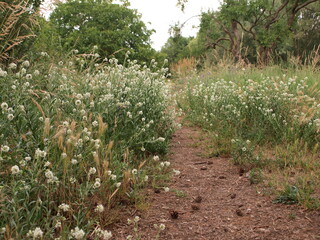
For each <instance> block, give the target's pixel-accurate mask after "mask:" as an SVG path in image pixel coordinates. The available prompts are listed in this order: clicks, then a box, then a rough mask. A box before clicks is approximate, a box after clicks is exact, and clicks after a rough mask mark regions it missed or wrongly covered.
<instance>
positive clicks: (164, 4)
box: [43, 0, 220, 50]
mask: <svg viewBox="0 0 320 240" xmlns="http://www.w3.org/2000/svg"><path fill="white" fill-rule="evenodd" d="M45 1H46V2H49V1H50V2H51V1H52V0H45ZM130 3H131V8H134V9H137V10H138V12H139V13H141V14H142V20H143V21H144V22H145V23H146V24H147V26H148V28H149V29H154V30H156V32H155V33H154V34H153V35H152V36H151V41H152V43H153V44H152V46H153V47H154V48H155V49H156V50H160V49H161V47H162V46H163V45H164V44H165V42H166V41H167V39H168V38H169V33H168V31H169V28H170V26H172V25H174V24H175V23H177V22H178V21H179V22H180V23H183V22H185V21H186V20H188V19H189V18H191V17H193V16H197V15H199V14H200V13H201V11H207V10H209V9H213V10H216V9H217V8H218V7H219V5H220V0H189V2H188V3H187V4H186V7H185V11H184V13H183V12H181V10H180V8H178V7H177V6H176V4H177V0H130ZM45 8H46V9H48V7H45ZM43 12H45V13H46V14H45V15H48V12H50V11H49V10H45V11H43ZM148 22H149V23H150V24H148ZM198 26H199V17H194V18H192V19H190V20H189V21H188V22H187V23H186V24H185V25H184V28H183V29H182V35H183V36H185V37H188V36H195V35H196V33H197V31H198V29H197V27H198Z"/></svg>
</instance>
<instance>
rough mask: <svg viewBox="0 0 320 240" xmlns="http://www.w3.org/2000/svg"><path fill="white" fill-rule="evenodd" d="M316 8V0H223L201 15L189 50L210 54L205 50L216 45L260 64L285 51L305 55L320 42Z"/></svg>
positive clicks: (241, 59) (278, 57)
mask: <svg viewBox="0 0 320 240" xmlns="http://www.w3.org/2000/svg"><path fill="white" fill-rule="evenodd" d="M307 6H308V7H307ZM309 6H310V7H309ZM318 8H319V2H318V1H316V0H314V1H298V0H297V1H267V0H257V1H248V0H240V1H233V0H225V1H223V2H222V4H221V6H220V9H219V10H218V11H216V12H211V11H209V12H207V13H203V14H202V16H201V23H200V30H199V32H198V35H197V38H196V39H197V43H198V44H195V43H193V50H192V51H191V52H192V53H194V54H195V55H193V56H199V55H202V56H207V57H210V54H208V52H209V53H210V51H208V49H216V48H217V49H219V51H220V52H219V53H218V54H219V55H221V52H228V53H230V54H231V55H232V57H233V58H234V59H235V60H236V61H238V62H243V61H245V62H251V63H256V62H257V63H261V64H269V63H272V62H274V61H279V60H281V59H282V60H286V58H287V57H288V56H287V54H288V52H295V53H298V52H300V53H304V54H305V55H307V53H306V51H310V50H312V49H314V48H316V47H317V46H318V45H319V44H320V42H319V38H317V31H316V30H317V26H318V25H319V24H317V22H318V21H319V19H318V18H319V17H318V14H317V12H318V11H317V9H318ZM298 15H299V16H301V17H299V18H298V17H297V16H298ZM312 33H314V34H313V35H312ZM303 42H304V43H306V45H303V44H302V43H303ZM297 48H298V49H297ZM200 53H201V54H200ZM275 53H276V54H277V56H274V55H275ZM304 57H306V56H304ZM209 60H210V59H209Z"/></svg>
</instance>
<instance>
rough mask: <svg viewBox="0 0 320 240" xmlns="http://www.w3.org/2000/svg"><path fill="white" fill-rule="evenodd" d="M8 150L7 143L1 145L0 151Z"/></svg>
mask: <svg viewBox="0 0 320 240" xmlns="http://www.w3.org/2000/svg"><path fill="white" fill-rule="evenodd" d="M9 150H10V147H9V146H7V145H2V146H1V151H2V152H9Z"/></svg>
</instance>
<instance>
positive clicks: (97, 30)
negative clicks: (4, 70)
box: [0, 0, 320, 65]
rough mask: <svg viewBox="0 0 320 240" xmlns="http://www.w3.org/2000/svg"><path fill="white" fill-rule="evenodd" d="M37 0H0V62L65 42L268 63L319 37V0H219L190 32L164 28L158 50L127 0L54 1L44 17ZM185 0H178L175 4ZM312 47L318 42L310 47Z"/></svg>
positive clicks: (111, 50)
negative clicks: (167, 31) (191, 34)
mask: <svg viewBox="0 0 320 240" xmlns="http://www.w3.org/2000/svg"><path fill="white" fill-rule="evenodd" d="M42 2H43V0H2V1H0V65H7V64H8V63H9V62H12V61H19V59H23V58H25V57H26V56H28V57H30V56H31V57H32V56H33V55H34V53H36V52H40V51H46V52H48V53H49V55H53V56H58V57H62V56H64V55H66V52H69V51H71V50H73V49H77V50H78V51H79V53H89V52H90V51H92V49H93V47H94V46H97V47H98V48H97V50H96V53H98V54H99V56H100V57H101V59H103V58H105V57H107V58H110V57H116V58H118V59H119V61H120V62H122V61H123V60H124V59H125V55H126V52H127V51H128V50H129V51H130V52H131V53H132V54H131V57H132V58H134V59H137V60H138V61H139V62H140V63H143V62H148V61H150V60H151V59H153V58H155V59H156V60H158V61H162V60H163V59H165V58H168V59H169V62H170V63H177V62H178V61H179V60H180V59H184V58H195V59H201V60H202V61H204V60H206V61H209V62H210V61H211V62H212V63H213V62H214V57H213V55H219V56H224V55H225V54H228V55H229V56H231V58H232V59H233V61H234V62H235V63H238V62H241V63H251V64H259V65H268V64H271V63H278V62H286V61H288V58H289V57H290V56H295V57H297V58H299V60H301V61H306V60H307V59H308V55H309V54H310V53H312V51H313V50H316V49H317V48H318V47H319V45H320V0H223V1H222V3H221V6H220V8H219V9H218V10H217V11H207V12H203V13H202V14H201V17H200V26H199V31H198V33H197V36H196V37H183V36H182V35H181V28H182V27H183V24H182V25H180V24H176V25H174V26H172V27H171V28H170V37H169V38H168V40H167V42H166V44H165V45H164V46H163V47H162V49H161V51H159V52H157V51H156V50H154V49H153V48H152V46H151V40H150V36H151V35H152V33H153V32H154V30H150V29H148V28H147V26H146V24H145V23H144V22H143V21H142V20H141V14H139V12H138V11H137V10H133V9H130V8H129V6H130V1H128V0H122V1H120V2H121V3H119V4H115V3H114V2H113V0H69V1H66V2H60V3H57V5H56V8H55V9H54V11H53V13H52V14H51V16H50V18H49V20H46V19H44V18H43V17H40V16H39V14H38V13H39V9H40V6H41V3H42ZM187 2H188V0H178V4H179V5H180V6H181V8H182V9H183V8H184V5H185V4H186V3H187ZM318 50H319V48H318Z"/></svg>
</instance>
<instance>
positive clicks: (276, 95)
mask: <svg viewBox="0 0 320 240" xmlns="http://www.w3.org/2000/svg"><path fill="white" fill-rule="evenodd" d="M319 77H320V76H319V73H318V72H313V71H310V69H302V70H294V69H291V70H290V69H289V70H288V69H287V70H284V69H281V68H279V67H270V68H266V69H262V70H259V69H239V70H237V69H228V70H227V71H223V70H221V69H220V70H219V72H216V71H211V72H205V73H202V74H199V75H195V76H193V77H190V78H189V80H188V83H187V85H188V86H187V87H186V90H185V91H184V94H182V95H183V97H182V98H181V99H180V106H181V107H182V108H184V109H185V111H186V113H187V115H188V118H189V119H190V120H191V121H193V122H194V123H196V124H198V125H200V126H202V127H203V128H205V129H206V130H208V131H209V132H210V135H211V136H212V149H211V153H210V154H211V156H226V155H227V156H230V157H232V159H233V161H234V163H235V164H237V165H239V166H240V168H241V169H242V170H244V171H245V172H248V173H247V174H248V176H249V178H250V179H251V181H252V183H259V182H264V183H265V185H269V186H271V188H268V191H269V192H270V190H272V192H273V193H276V194H277V195H278V197H277V198H276V199H275V202H284V203H301V204H304V205H305V206H307V207H310V208H319V206H320V205H319V195H318V193H319V187H320V182H319V173H320V172H319V140H320V139H319V137H320V135H319V131H320V124H319V122H320V115H319V114H320V108H319V106H320V101H319V86H318V79H319ZM242 170H241V171H242Z"/></svg>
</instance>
